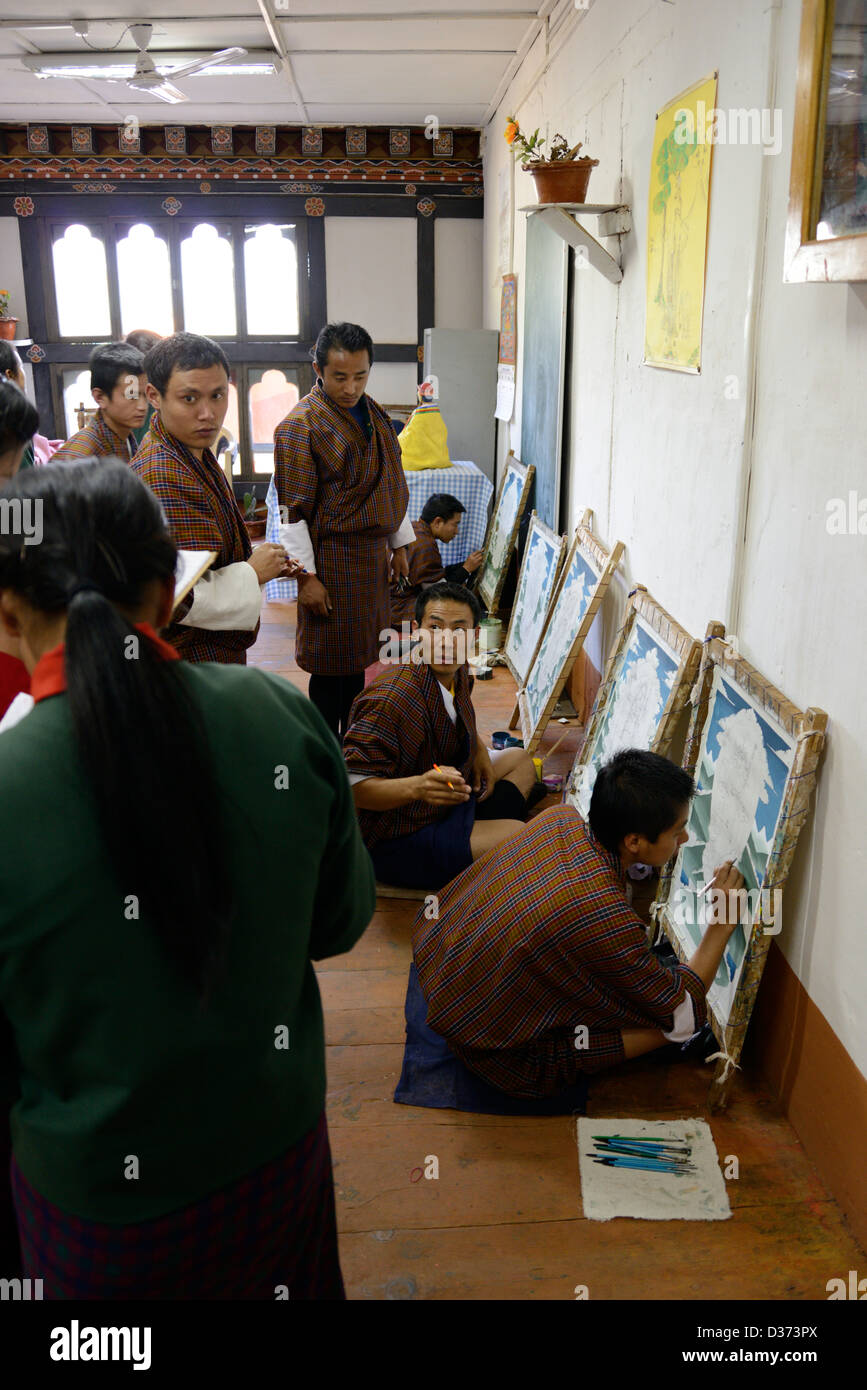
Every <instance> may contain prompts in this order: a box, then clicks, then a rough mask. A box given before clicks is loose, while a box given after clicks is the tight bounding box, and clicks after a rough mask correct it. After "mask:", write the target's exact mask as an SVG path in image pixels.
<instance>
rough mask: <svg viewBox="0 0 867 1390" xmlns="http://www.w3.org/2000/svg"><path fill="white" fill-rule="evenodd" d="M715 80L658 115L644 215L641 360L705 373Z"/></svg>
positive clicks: (687, 93) (703, 83) (692, 89)
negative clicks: (703, 340) (703, 344)
mask: <svg viewBox="0 0 867 1390" xmlns="http://www.w3.org/2000/svg"><path fill="white" fill-rule="evenodd" d="M716 91H717V73H715V72H714V73H711V75H710V77H704V78H702V80H701V81H700V82H696V83H695V84H694V86H692V87H689V88H687V90H686V91H685V92H681V94H680V96H678V97H675V98H674V100H673V101H670V102H669V103H668V105H667V106H664V107H663V108H662V110H661V111H657V113H656V128H655V131H654V137H653V156H652V159H651V164H650V187H649V191H648V209H647V312H646V318H645V330H644V361H645V364H646V365H647V366H650V367H667V368H669V369H670V370H672V371H678V372H699V371H700V370H701V329H702V318H703V315H704V277H705V265H706V262H707V227H708V214H709V208H710V170H711V157H712V154H713V141H714V126H713V118H712V117H711V119H710V120H709V119H708V117H709V113H711V112H713V111H715V110H716Z"/></svg>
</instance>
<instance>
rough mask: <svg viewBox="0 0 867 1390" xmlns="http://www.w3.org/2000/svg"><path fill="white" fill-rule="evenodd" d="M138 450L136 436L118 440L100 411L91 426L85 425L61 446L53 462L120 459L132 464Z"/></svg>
mask: <svg viewBox="0 0 867 1390" xmlns="http://www.w3.org/2000/svg"><path fill="white" fill-rule="evenodd" d="M136 448H137V445H136V439H135V435H134V434H132V433H130V434H128V435H127V437H126V439H123V440H121V439H118V437H117V435H116V434H115V433H114V431H113V430H110V429H109V427H108V425H107V424H106V423H105V420H104V419H103V418H102V411H101V410H98V411H97V412H96V414H95V415H94V417H93V419H92V420H91V421H90V424H88V425H85V427H84V429H83V430H79V431H78V433H77V434H73V435H70V437H69V439H67V441H66V443H65V444H61V446H60V448H59V449H58V450H57V452H56V453H55V454H52V455H51V462H52V463H71V462H72V460H73V459H92V458H96V459H104V458H116V459H120V461H121V463H131V462H132V458H133V455H134V453H135V451H136Z"/></svg>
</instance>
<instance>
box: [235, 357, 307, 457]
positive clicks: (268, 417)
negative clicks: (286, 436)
mask: <svg viewBox="0 0 867 1390" xmlns="http://www.w3.org/2000/svg"><path fill="white" fill-rule="evenodd" d="M248 380H249V398H250V438H251V440H252V444H253V471H254V472H255V473H263V474H269V473H273V471H274V431H275V429H276V428H277V426H278V425H279V424H280V421H281V420H283V419H284V418H285V417H286V416H287V415H288V414H289V411H290V410H293V409H294V407H295V406H296V405H297V404H298V401H299V398H300V392H299V390H298V385H297V382H295V381H294V380H293V379H292V377H291V376H287V374H286V373H285V372H283V371H281V369H280V368H279V367H266V368H252V367H251V368H250V371H249V373H248Z"/></svg>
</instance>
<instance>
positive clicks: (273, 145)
mask: <svg viewBox="0 0 867 1390" xmlns="http://www.w3.org/2000/svg"><path fill="white" fill-rule="evenodd" d="M256 153H257V154H276V153H277V127H276V126H273V125H257V126H256Z"/></svg>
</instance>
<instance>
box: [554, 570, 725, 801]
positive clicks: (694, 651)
mask: <svg viewBox="0 0 867 1390" xmlns="http://www.w3.org/2000/svg"><path fill="white" fill-rule="evenodd" d="M700 658H701V643H700V642H698V641H697V640H696V639H695V638H694V637H691V636H690V634H689V633H688V632H687V631H686V629H685V628H682V627H681V626H680V624H679V623H676V622H675V620H674V618H672V616H671V614H670V613H667V612H666V611H665V609H664V608H662V607H661V605H660V604H658V603H657V602H656V601H655V600H654V599H652V598H651V596H650V594H649V593H648V592H647V590H646V589H645V588H644V587H643V586H642V585H639V586H638V587H637V588H635V589H634V590H633V591H632V593H631V594H630V596H629V602H628V604H627V607H626V612H625V614H624V617H623V623H622V625H621V628H620V632H619V634H618V637H617V641H616V643H615V645H614V649H613V651H612V653H611V657H610V659H609V662H608V670H607V671H606V672H605V679H604V680H603V682H602V685H601V686H600V687H599V691H598V694H597V696H596V701H595V703H594V705H593V712H592V714H591V716H590V722H589V724H588V725H587V735H586V737H585V739H584V743H583V744H582V746H581V748H580V749H579V751H578V754H577V756H576V758H575V762H574V764H573V766H572V771H571V772H570V774H569V780H568V783H567V787H566V800H567V801H568V802H569V804H570V805H572V806H574V807H575V808H576V809H577V810H578V811H580V812H581V815H582V816H583V817H584V819H585V820H586V819H587V813H588V811H589V809H590V797H591V795H592V793H593V784H594V782H595V781H596V774H597V773H598V771H599V769H600V767H601V766H602V764H603V763H604V762H607V761H608V759H609V758H612V757H613V756H614V754H615V753H618V752H620V750H621V749H623V748H645V749H648V750H649V751H650V752H653V753H662V754H667V753H668V749H669V747H670V745H671V740H672V736H673V734H674V729H675V725H676V723H677V720H678V717H679V716H680V714H681V712H682V710H683V709H684V707H685V705H686V703H687V700H688V699H689V692H690V690H691V689H692V686H693V683H694V681H695V677H696V674H697V672H698V663H699V660H700Z"/></svg>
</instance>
